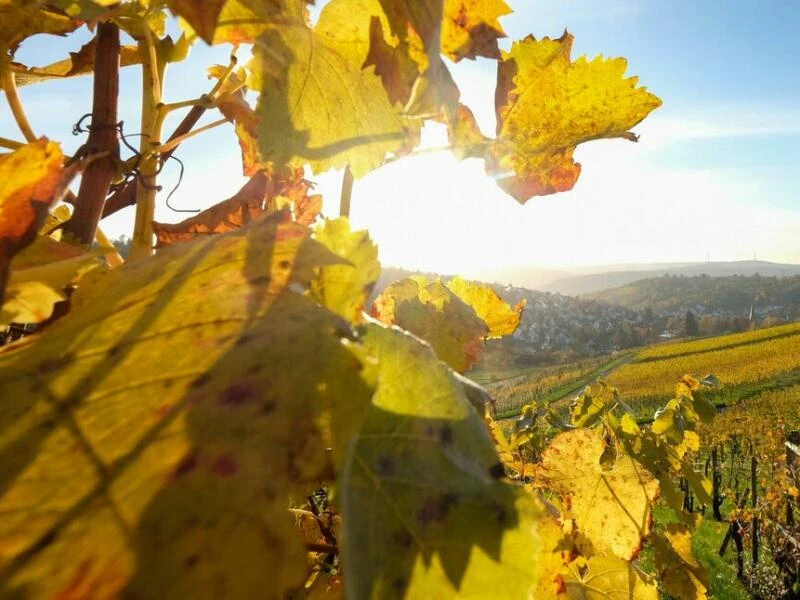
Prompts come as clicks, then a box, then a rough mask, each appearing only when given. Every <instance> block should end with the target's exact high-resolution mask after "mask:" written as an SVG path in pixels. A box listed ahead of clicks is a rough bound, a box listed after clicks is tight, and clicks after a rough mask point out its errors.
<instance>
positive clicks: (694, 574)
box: [654, 523, 708, 600]
mask: <svg viewBox="0 0 800 600" xmlns="http://www.w3.org/2000/svg"><path fill="white" fill-rule="evenodd" d="M654 546H655V555H656V569H658V572H659V577H660V580H661V582H662V584H663V585H664V588H665V589H666V590H667V592H668V593H669V594H671V595H673V596H675V597H676V598H686V600H705V599H706V598H707V597H708V596H707V594H706V592H707V591H708V574H707V573H706V570H705V568H704V567H703V565H701V564H700V563H699V562H698V561H697V559H696V558H695V557H694V556H692V534H691V531H690V530H689V528H688V527H686V525H683V524H681V523H670V524H669V525H667V527H666V529H665V530H664V532H663V533H660V532H659V533H658V534H657V535H656V536H655V537H654Z"/></svg>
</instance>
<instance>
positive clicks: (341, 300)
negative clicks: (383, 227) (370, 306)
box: [310, 217, 381, 323]
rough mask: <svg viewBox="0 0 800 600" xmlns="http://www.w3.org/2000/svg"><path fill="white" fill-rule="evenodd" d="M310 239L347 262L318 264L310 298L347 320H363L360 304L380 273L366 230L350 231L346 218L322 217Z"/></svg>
mask: <svg viewBox="0 0 800 600" xmlns="http://www.w3.org/2000/svg"><path fill="white" fill-rule="evenodd" d="M314 239H315V240H317V241H318V242H319V243H321V244H324V245H325V247H326V248H328V249H329V250H330V251H331V252H333V253H334V254H336V255H337V256H340V257H341V258H343V259H345V260H346V261H347V262H348V263H349V264H341V265H328V266H324V267H320V268H319V274H318V275H317V277H316V278H314V279H313V280H312V281H311V287H310V292H311V296H312V298H314V299H315V300H316V301H317V302H319V303H320V304H321V305H322V306H324V307H326V308H328V309H329V310H331V311H333V312H334V313H336V314H337V315H339V316H341V317H344V318H345V319H347V320H348V321H350V322H351V323H359V322H361V321H363V317H362V313H363V310H364V304H365V302H366V301H367V298H368V297H369V295H370V293H372V288H373V287H374V286H375V282H376V281H378V277H379V276H380V273H381V264H380V263H379V262H378V247H377V246H376V245H375V244H374V243H373V241H372V240H371V239H370V237H369V234H368V233H367V231H365V230H361V231H350V224H349V222H348V220H347V218H346V217H340V218H338V219H334V220H332V221H331V220H327V219H326V220H325V221H324V222H323V223H321V224H320V225H318V226H317V228H316V229H315V231H314Z"/></svg>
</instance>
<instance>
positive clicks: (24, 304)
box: [0, 235, 101, 327]
mask: <svg viewBox="0 0 800 600" xmlns="http://www.w3.org/2000/svg"><path fill="white" fill-rule="evenodd" d="M99 254H100V253H99V252H97V251H91V252H84V251H83V250H82V249H80V248H78V247H76V246H73V245H71V244H65V243H63V242H58V241H56V240H53V239H52V238H50V237H48V236H41V235H40V236H39V237H38V238H37V239H36V241H35V242H33V244H31V245H30V246H28V247H27V248H25V249H24V250H23V251H22V252H20V253H19V254H17V255H16V257H14V260H13V261H12V262H11V275H10V276H9V279H8V285H7V286H6V299H5V301H4V302H3V303H2V306H0V327H2V326H6V325H9V324H10V323H42V322H44V321H46V320H47V319H49V318H50V317H51V315H52V314H53V308H54V306H55V305H56V304H57V303H58V302H62V301H64V300H66V299H67V294H66V288H67V287H68V286H71V285H73V284H75V283H77V282H78V280H80V278H81V277H82V276H83V275H85V274H86V273H88V272H89V271H91V270H92V269H95V268H97V267H99V266H100V264H101V263H100V261H99Z"/></svg>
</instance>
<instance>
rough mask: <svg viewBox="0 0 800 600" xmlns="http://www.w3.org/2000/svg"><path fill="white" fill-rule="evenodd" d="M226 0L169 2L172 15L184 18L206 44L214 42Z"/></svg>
mask: <svg viewBox="0 0 800 600" xmlns="http://www.w3.org/2000/svg"><path fill="white" fill-rule="evenodd" d="M225 2H226V0H168V2H167V4H168V6H169V9H170V10H171V11H172V14H174V15H175V16H178V17H183V18H184V19H185V20H186V22H187V23H188V24H189V25H190V26H191V27H192V29H193V30H194V31H195V32H196V33H197V35H199V36H200V37H201V38H202V39H203V40H204V41H205V42H206V43H208V44H211V43H213V41H214V32H215V31H216V29H217V20H218V19H219V16H220V12H222V8H223V6H224V5H225Z"/></svg>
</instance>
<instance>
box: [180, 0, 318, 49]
mask: <svg viewBox="0 0 800 600" xmlns="http://www.w3.org/2000/svg"><path fill="white" fill-rule="evenodd" d="M182 1H183V2H185V3H192V4H195V5H197V9H196V10H202V6H204V5H205V4H206V2H205V1H204V0H194V1H193V2H192V0H182ZM308 1H309V0H269V1H268V2H265V1H264V0H227V1H226V2H225V4H224V6H223V7H222V10H221V11H220V13H219V16H218V17H217V19H216V29H215V30H214V36H213V43H214V44H222V43H225V42H228V43H231V44H251V43H253V42H255V41H256V39H257V38H258V37H259V36H260V35H261V34H263V33H264V32H265V31H267V30H268V29H270V28H274V27H281V26H288V27H296V26H300V27H302V26H305V25H306V24H307V22H308V9H307V8H306V5H307V4H308ZM201 5H202V6H201ZM187 12H188V11H187ZM208 24H210V20H209V23H207V24H204V26H206V25H208ZM182 25H183V27H184V29H187V30H188V31H189V32H190V33H191V32H193V28H192V26H191V25H189V26H188V27H187V25H188V23H187V22H186V21H183V22H182Z"/></svg>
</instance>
